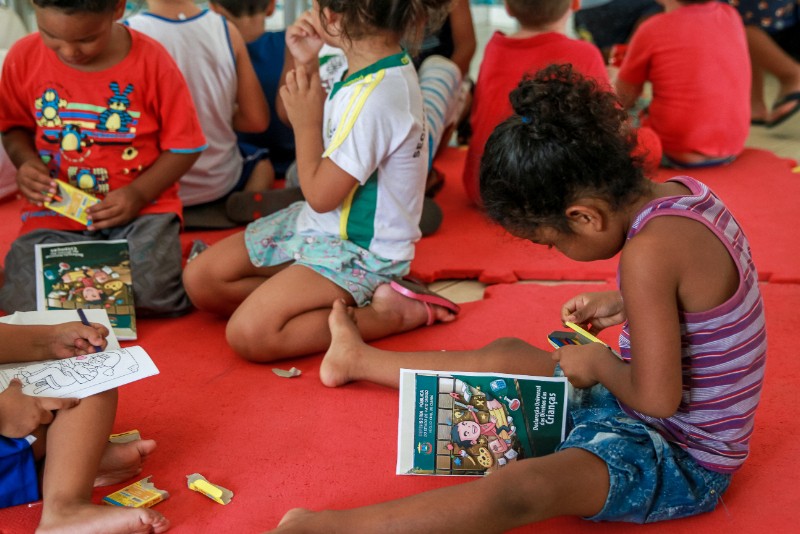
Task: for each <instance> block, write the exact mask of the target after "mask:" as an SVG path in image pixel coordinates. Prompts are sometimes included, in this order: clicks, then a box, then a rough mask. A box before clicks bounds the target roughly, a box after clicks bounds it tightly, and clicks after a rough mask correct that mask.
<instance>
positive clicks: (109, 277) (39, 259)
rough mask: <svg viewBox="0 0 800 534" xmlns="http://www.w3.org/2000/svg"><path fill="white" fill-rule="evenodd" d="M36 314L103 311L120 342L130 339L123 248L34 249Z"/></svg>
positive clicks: (132, 327)
mask: <svg viewBox="0 0 800 534" xmlns="http://www.w3.org/2000/svg"><path fill="white" fill-rule="evenodd" d="M36 273H37V277H36V308H37V309H38V310H39V311H44V310H75V309H78V308H81V309H98V308H100V309H104V310H106V312H108V316H109V319H110V321H111V326H112V328H113V329H114V333H115V334H116V335H117V337H118V338H119V339H121V340H132V339H136V314H135V311H134V303H133V283H132V278H131V262H130V254H129V251H128V242H127V241H126V240H124V239H121V240H114V241H79V242H76V243H60V244H44V245H36Z"/></svg>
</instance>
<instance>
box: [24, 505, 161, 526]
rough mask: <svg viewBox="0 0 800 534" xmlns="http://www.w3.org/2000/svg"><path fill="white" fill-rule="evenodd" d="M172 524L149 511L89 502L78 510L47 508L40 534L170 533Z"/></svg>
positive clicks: (65, 507) (60, 507)
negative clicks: (76, 533) (77, 533)
mask: <svg viewBox="0 0 800 534" xmlns="http://www.w3.org/2000/svg"><path fill="white" fill-rule="evenodd" d="M168 529H169V520H167V519H166V518H165V517H164V516H163V515H161V514H160V513H158V512H156V511H155V510H151V509H149V508H124V507H116V506H102V505H95V504H91V503H87V502H83V503H78V504H76V505H74V506H64V505H61V506H53V505H47V504H46V505H45V509H44V510H43V511H42V521H41V523H39V528H37V529H36V533H37V534H58V533H62V532H63V533H65V534H67V533H73V532H80V533H81V534H117V533H119V534H128V533H130V534H134V533H140V532H141V533H142V534H145V533H149V532H155V533H156V534H158V533H160V532H166V531H167V530H168Z"/></svg>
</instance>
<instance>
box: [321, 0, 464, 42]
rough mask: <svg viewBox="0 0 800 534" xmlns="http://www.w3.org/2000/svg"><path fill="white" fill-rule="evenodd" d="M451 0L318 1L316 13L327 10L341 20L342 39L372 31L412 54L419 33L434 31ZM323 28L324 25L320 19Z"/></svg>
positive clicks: (360, 35) (420, 39) (353, 37)
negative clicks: (390, 35)
mask: <svg viewBox="0 0 800 534" xmlns="http://www.w3.org/2000/svg"><path fill="white" fill-rule="evenodd" d="M452 1H453V0H318V3H319V8H320V10H322V9H324V8H326V7H327V8H328V9H330V10H331V11H333V12H334V13H338V14H340V15H341V16H342V24H341V28H342V37H343V38H344V39H345V40H348V41H353V40H358V39H361V38H363V37H366V36H368V35H370V34H372V33H373V32H374V31H375V30H387V31H390V32H392V33H394V34H395V35H397V36H398V37H399V38H400V39H402V40H403V42H404V43H405V44H406V45H407V46H408V47H409V48H410V49H411V51H412V53H413V51H415V49H416V48H417V46H418V45H419V44H420V42H421V41H422V37H423V33H424V31H425V30H426V28H427V29H428V30H430V29H431V28H434V29H435V28H438V26H440V25H441V23H442V22H443V21H444V19H445V17H446V15H447V12H448V10H449V9H450V4H451V3H452ZM320 23H321V24H322V26H323V28H325V27H326V24H327V21H326V20H325V17H324V16H320Z"/></svg>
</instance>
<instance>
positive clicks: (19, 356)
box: [0, 321, 108, 362]
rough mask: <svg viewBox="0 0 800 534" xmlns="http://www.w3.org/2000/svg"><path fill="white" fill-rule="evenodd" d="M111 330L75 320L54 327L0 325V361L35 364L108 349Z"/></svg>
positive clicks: (99, 325)
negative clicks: (0, 340) (96, 349)
mask: <svg viewBox="0 0 800 534" xmlns="http://www.w3.org/2000/svg"><path fill="white" fill-rule="evenodd" d="M107 336H108V329H107V328H106V327H105V326H103V325H101V324H99V323H91V325H89V326H87V325H84V324H83V323H81V322H78V321H73V322H69V323H61V324H55V325H11V324H6V323H0V339H2V340H3V341H2V343H0V362H32V361H39V360H49V359H53V358H59V359H60V358H71V357H72V356H80V355H82V354H89V353H92V352H95V350H94V346H95V345H96V346H98V347H103V348H105V346H106V337H107Z"/></svg>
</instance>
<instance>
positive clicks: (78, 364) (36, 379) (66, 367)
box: [0, 347, 158, 399]
mask: <svg viewBox="0 0 800 534" xmlns="http://www.w3.org/2000/svg"><path fill="white" fill-rule="evenodd" d="M156 374H158V368H156V366H155V364H154V363H153V360H151V359H150V356H149V355H148V354H147V352H145V351H144V349H142V348H141V347H127V348H124V349H117V350H109V351H106V352H98V353H96V354H86V355H84V356H75V357H73V358H65V359H63V360H46V361H41V362H28V363H10V364H6V365H0V391H3V390H5V389H6V388H7V387H8V384H9V383H10V382H11V380H12V379H13V378H18V379H19V380H20V381H21V382H22V391H23V393H25V394H26V395H32V396H34V397H78V398H80V399H82V398H84V397H88V396H90V395H94V394H95V393H100V392H101V391H106V390H109V389H112V388H115V387H118V386H122V385H124V384H128V383H130V382H135V381H136V380H141V379H142V378H146V377H148V376H153V375H156Z"/></svg>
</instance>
